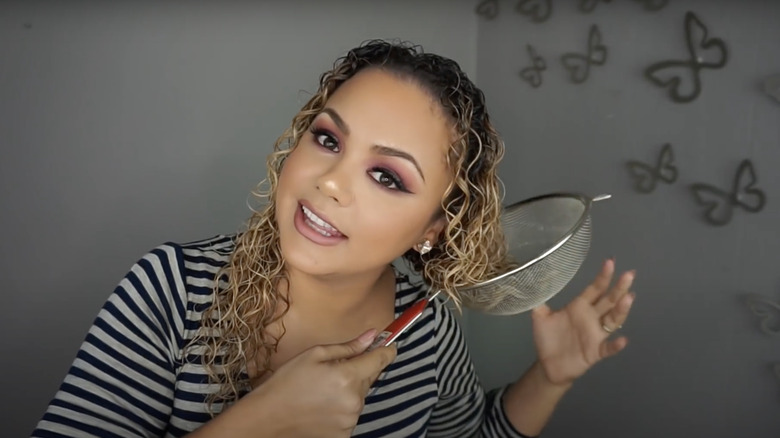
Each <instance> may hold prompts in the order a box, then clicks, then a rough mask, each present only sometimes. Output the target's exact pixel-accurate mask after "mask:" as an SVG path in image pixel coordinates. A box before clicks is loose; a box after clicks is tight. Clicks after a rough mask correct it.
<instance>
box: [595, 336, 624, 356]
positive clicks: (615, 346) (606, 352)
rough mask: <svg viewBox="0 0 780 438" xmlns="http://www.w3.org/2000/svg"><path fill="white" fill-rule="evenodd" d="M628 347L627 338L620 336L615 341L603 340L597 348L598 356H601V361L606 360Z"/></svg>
mask: <svg viewBox="0 0 780 438" xmlns="http://www.w3.org/2000/svg"><path fill="white" fill-rule="evenodd" d="M627 345H628V338H626V337H625V336H621V337H619V338H617V339H615V340H611V341H609V340H605V341H604V342H602V343H601V346H600V347H599V354H600V355H601V358H602V359H606V358H608V357H610V356H614V355H616V354H618V353H620V352H621V351H623V349H624V348H626V346H627Z"/></svg>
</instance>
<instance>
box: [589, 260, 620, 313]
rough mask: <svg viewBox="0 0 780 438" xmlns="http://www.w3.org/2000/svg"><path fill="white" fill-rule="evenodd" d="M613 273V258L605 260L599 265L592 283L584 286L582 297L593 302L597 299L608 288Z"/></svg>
mask: <svg viewBox="0 0 780 438" xmlns="http://www.w3.org/2000/svg"><path fill="white" fill-rule="evenodd" d="M614 273H615V260H613V259H607V260H605V261H604V264H603V265H601V271H599V273H598V274H597V275H596V278H595V279H594V280H593V283H591V284H590V285H589V286H588V287H586V288H585V291H584V292H582V295H581V296H582V298H584V299H585V300H587V301H588V302H589V303H595V302H596V300H598V299H599V297H601V296H602V295H603V294H604V292H605V291H606V290H607V288H609V284H610V283H611V282H612V275H613V274H614Z"/></svg>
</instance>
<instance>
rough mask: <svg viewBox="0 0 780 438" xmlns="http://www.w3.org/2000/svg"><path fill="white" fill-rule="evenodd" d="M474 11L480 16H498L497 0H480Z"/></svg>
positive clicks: (490, 17) (490, 18)
mask: <svg viewBox="0 0 780 438" xmlns="http://www.w3.org/2000/svg"><path fill="white" fill-rule="evenodd" d="M475 11H476V13H477V15H479V16H480V17H482V18H485V19H488V20H492V19H494V18H496V17H498V0H482V1H481V2H479V4H478V5H477V8H476V10H475Z"/></svg>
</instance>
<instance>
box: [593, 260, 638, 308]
mask: <svg viewBox="0 0 780 438" xmlns="http://www.w3.org/2000/svg"><path fill="white" fill-rule="evenodd" d="M635 277H636V271H633V270H632V271H628V272H625V273H623V275H621V276H620V278H619V279H618V281H617V283H616V284H615V286H613V287H612V289H611V290H610V291H609V292H608V293H605V294H603V295H602V296H601V298H599V299H598V301H596V303H595V304H594V305H593V306H594V308H595V309H596V313H598V314H599V315H604V314H605V313H607V312H609V311H610V310H612V308H614V307H615V305H616V304H617V303H618V301H620V299H621V298H623V296H625V295H626V294H627V293H628V290H629V289H630V288H631V285H632V284H634V278H635Z"/></svg>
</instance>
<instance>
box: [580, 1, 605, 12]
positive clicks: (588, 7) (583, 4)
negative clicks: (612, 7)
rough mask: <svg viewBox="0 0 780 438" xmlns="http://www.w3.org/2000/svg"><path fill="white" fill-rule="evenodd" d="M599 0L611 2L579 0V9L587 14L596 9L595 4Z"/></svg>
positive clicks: (596, 4)
mask: <svg viewBox="0 0 780 438" xmlns="http://www.w3.org/2000/svg"><path fill="white" fill-rule="evenodd" d="M599 2H604V3H611V2H612V0H581V1H580V11H582V12H584V13H586V14H589V13H591V12H593V11H594V10H595V9H596V6H598V4H599Z"/></svg>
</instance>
